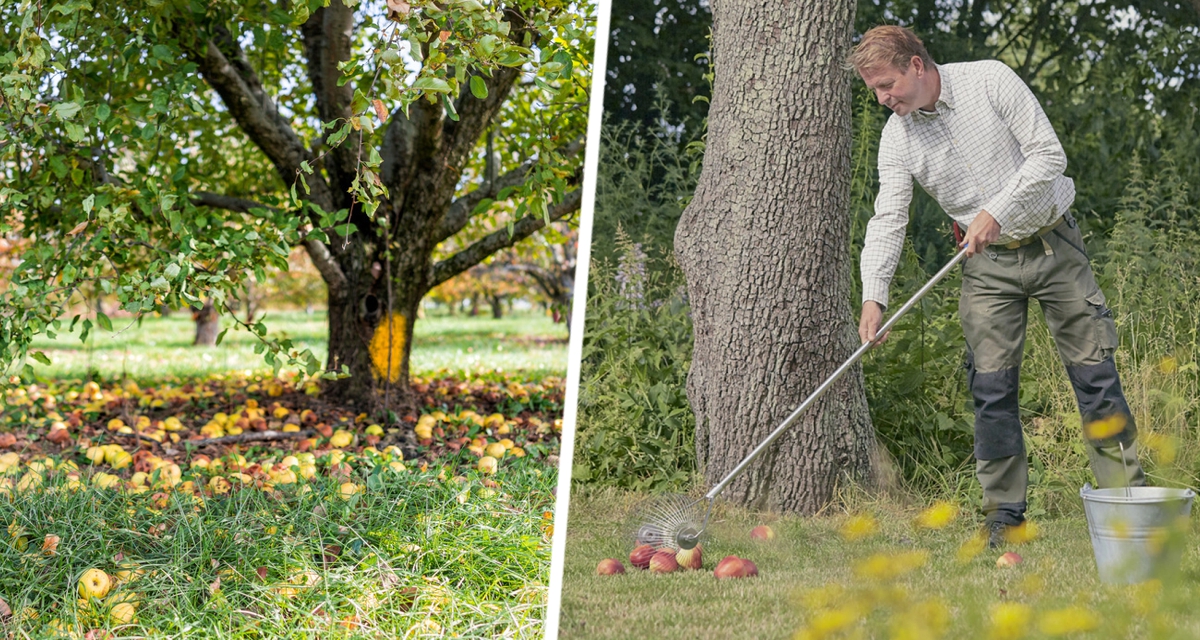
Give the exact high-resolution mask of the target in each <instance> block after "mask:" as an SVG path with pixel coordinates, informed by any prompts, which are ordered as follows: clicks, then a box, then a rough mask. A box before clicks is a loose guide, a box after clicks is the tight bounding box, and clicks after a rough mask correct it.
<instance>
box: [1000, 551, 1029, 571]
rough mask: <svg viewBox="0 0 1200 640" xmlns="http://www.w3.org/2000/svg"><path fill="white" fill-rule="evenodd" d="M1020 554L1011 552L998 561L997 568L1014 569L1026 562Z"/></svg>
mask: <svg viewBox="0 0 1200 640" xmlns="http://www.w3.org/2000/svg"><path fill="white" fill-rule="evenodd" d="M1024 561H1025V559H1024V558H1022V557H1021V555H1020V554H1018V553H1014V552H1012V551H1009V552H1007V553H1005V554H1004V555H1002V556H1000V557H999V558H997V559H996V566H997V567H1013V566H1016V565H1018V564H1021V563H1022V562H1024Z"/></svg>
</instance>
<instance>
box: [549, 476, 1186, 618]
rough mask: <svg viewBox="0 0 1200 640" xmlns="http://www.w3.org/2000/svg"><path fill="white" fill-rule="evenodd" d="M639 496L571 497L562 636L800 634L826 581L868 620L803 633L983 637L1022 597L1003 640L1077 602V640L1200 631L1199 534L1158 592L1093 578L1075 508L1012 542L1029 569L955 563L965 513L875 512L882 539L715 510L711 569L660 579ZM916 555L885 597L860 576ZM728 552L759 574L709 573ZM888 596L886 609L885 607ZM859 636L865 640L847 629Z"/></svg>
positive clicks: (987, 560)
mask: <svg viewBox="0 0 1200 640" xmlns="http://www.w3.org/2000/svg"><path fill="white" fill-rule="evenodd" d="M644 498H645V495H644V494H633V493H622V492H617V491H614V490H588V491H576V492H573V493H572V495H571V510H570V522H569V526H568V536H567V549H566V564H565V568H564V579H563V584H564V587H563V593H562V614H561V620H560V624H559V637H560V638H564V639H584V638H587V639H600V638H605V639H608V638H649V637H677V638H791V637H802V636H800V635H798V634H797V632H798V631H799V630H800V629H801V628H802V627H804V626H805V625H809V624H813V623H814V622H817V621H818V616H820V615H821V610H819V609H812V608H809V606H806V604H805V602H806V600H807V601H808V602H810V603H811V602H812V600H813V599H814V597H815V596H814V595H813V591H812V590H817V589H822V588H825V587H828V586H829V585H842V586H843V587H846V590H845V591H844V592H842V593H840V594H838V593H836V592H832V591H826V592H825V593H826V594H830V593H832V598H831V602H830V608H827V609H825V611H826V612H828V611H829V610H830V609H837V608H839V607H842V608H847V610H849V609H850V608H853V607H854V606H858V605H863V606H864V609H863V611H864V612H869V613H866V614H865V615H863V616H859V615H854V616H851V617H852V618H853V619H854V620H855V622H854V624H853V625H850V628H849V629H844V630H842V631H840V632H838V633H831V634H829V635H826V636H821V635H813V636H809V637H830V638H848V637H859V638H922V639H924V638H936V637H942V638H987V637H989V636H988V635H987V633H986V632H987V631H988V630H989V627H990V625H991V621H990V615H991V614H990V611H991V607H992V606H993V605H995V604H997V603H1001V602H1010V603H1024V604H1026V605H1028V606H1029V607H1030V608H1031V610H1032V612H1033V614H1032V617H1031V620H1030V624H1029V629H1028V632H1029V633H1028V635H1013V636H1006V637H1028V638H1047V637H1055V636H1051V635H1048V634H1047V633H1043V632H1042V631H1041V630H1040V629H1039V626H1038V625H1039V624H1040V622H1041V621H1042V620H1043V619H1044V618H1045V616H1046V614H1047V612H1050V611H1053V610H1059V609H1065V608H1067V607H1072V606H1079V607H1083V608H1084V609H1086V610H1088V611H1089V612H1091V614H1092V615H1094V616H1095V617H1096V619H1097V620H1098V628H1097V629H1096V630H1095V631H1091V632H1082V633H1077V634H1074V635H1070V636H1069V637H1071V638H1105V639H1108V638H1112V639H1124V638H1135V637H1136V638H1145V637H1153V638H1181V639H1182V638H1195V637H1200V611H1197V610H1196V608H1195V606H1194V603H1195V601H1196V598H1197V597H1200V586H1198V585H1200V565H1198V563H1197V551H1198V547H1200V535H1197V532H1195V531H1191V532H1189V533H1188V535H1187V538H1186V547H1187V548H1186V552H1185V555H1184V563H1183V567H1182V578H1179V579H1175V580H1173V581H1166V582H1164V583H1163V585H1164V586H1163V588H1162V589H1161V591H1159V592H1154V591H1153V590H1152V587H1147V586H1146V585H1142V586H1139V587H1116V586H1109V585H1103V584H1101V583H1100V582H1099V579H1098V577H1097V574H1096V566H1095V561H1094V559H1093V556H1092V550H1091V544H1090V541H1089V538H1088V533H1087V525H1086V522H1085V520H1084V518H1083V516H1082V513H1081V512H1076V513H1073V514H1071V515H1066V516H1062V517H1058V518H1054V519H1046V520H1041V521H1039V522H1038V524H1039V525H1040V535H1039V536H1038V537H1037V538H1036V539H1035V540H1033V541H1032V542H1029V543H1027V544H1023V545H1018V546H1011V547H1010V549H1011V550H1014V551H1017V552H1019V553H1020V554H1021V555H1022V556H1023V557H1024V559H1025V562H1024V563H1023V564H1021V565H1019V566H1017V567H1013V568H1007V569H1000V568H997V567H996V566H995V561H996V559H997V557H998V556H999V555H1000V552H993V551H984V552H983V553H981V554H980V555H978V556H976V557H975V558H974V559H972V560H970V561H968V562H966V563H965V564H964V563H961V562H959V560H958V558H957V552H958V549H959V548H960V546H961V545H962V544H963V542H964V541H965V540H968V539H970V538H971V537H972V536H973V535H974V534H975V531H976V526H977V525H976V523H975V521H974V520H973V519H972V518H970V517H968V516H966V515H960V516H959V517H958V519H957V520H956V521H955V522H954V523H952V524H951V525H950V526H949V527H947V528H945V529H941V530H936V531H931V530H926V529H917V528H916V527H915V526H914V525H913V518H914V517H915V516H916V515H917V513H918V510H917V509H916V508H909V509H902V508H898V507H895V506H883V505H881V504H878V503H875V504H867V505H864V506H863V507H862V509H861V512H865V513H869V514H872V515H873V516H874V517H875V518H876V520H877V522H878V523H879V533H878V534H876V535H875V536H873V537H870V538H866V539H863V540H860V541H857V542H847V541H846V540H844V539H843V538H842V537H840V536H839V534H838V532H839V529H840V527H841V526H842V525H843V524H844V523H845V522H846V520H847V518H848V516H847V515H846V514H845V513H840V514H830V515H824V516H819V517H811V518H802V517H795V516H789V517H779V516H773V515H761V514H754V513H750V512H747V511H743V510H738V509H734V508H730V507H722V506H719V507H718V509H717V510H716V513H715V516H714V518H715V522H714V524H713V525H712V530H711V535H710V536H709V537H708V539H707V540H706V541H705V543H704V550H705V560H704V570H703V571H687V572H681V573H674V574H668V575H654V574H651V573H650V572H647V571H639V570H637V569H634V568H632V567H630V566H629V560H628V557H629V552H630V550H631V549H632V547H633V543H632V537H631V535H630V531H631V530H632V529H631V528H630V524H631V523H632V522H634V521H636V513H637V509H636V507H637V504H638V503H639V501H641V500H643V499H644ZM1080 510H1081V507H1080ZM762 523H767V524H769V525H770V526H771V527H773V528H774V530H775V532H776V538H775V539H774V540H772V541H769V542H756V541H754V540H751V539H750V538H749V531H750V529H751V528H753V527H754V526H756V525H758V524H762ZM920 550H927V551H928V552H929V555H928V562H927V563H926V564H924V566H922V567H920V568H918V569H916V570H914V571H912V572H911V573H908V574H906V575H904V576H901V577H900V578H899V579H897V580H896V581H895V582H894V583H890V584H893V585H894V586H895V587H898V589H895V590H892V591H891V592H888V591H886V590H885V589H884V587H886V586H887V585H888V584H889V583H885V582H878V581H869V580H866V579H863V578H857V577H855V575H854V569H853V568H854V566H855V565H856V564H857V563H858V562H859V561H861V560H863V559H864V558H867V557H868V556H870V555H872V554H876V553H883V554H887V555H888V556H889V557H895V556H896V554H899V553H904V552H912V551H920ZM726 555H737V556H740V557H746V558H749V559H751V560H753V561H755V563H756V564H757V565H758V567H759V571H760V575H759V577H757V578H745V579H739V580H734V579H730V580H717V579H715V578H714V577H713V573H712V571H713V568H714V566H715V564H716V562H717V560H719V559H720V558H722V557H724V556H726ZM608 557H612V558H618V559H620V560H621V561H622V562H623V563H625V565H626V569H627V573H626V574H625V575H619V576H597V575H595V570H596V564H597V563H598V562H599V561H600V560H601V559H603V558H608ZM1138 594H1140V595H1138ZM806 595H807V598H806ZM872 598H874V599H875V600H874V602H872V601H871V599H872ZM889 598H890V599H891V601H892V604H890V605H888V604H883V601H884V600H887V599H889ZM928 600H935V601H936V602H938V603H940V605H935V606H934V607H933V608H934V609H935V610H936V609H937V608H938V606H940V607H944V609H943V610H944V611H945V612H946V613H947V614H948V616H947V620H946V625H947V626H946V627H945V628H944V629H943V630H942V631H943V634H942V635H937V634H936V633H933V632H930V631H929V630H928V629H925V630H924V631H922V630H921V628H920V626H921V625H922V624H928V623H929V622H930V621H931V620H933V619H934V618H935V617H936V616H934V615H930V614H929V613H928V610H927V609H923V608H922V607H924V606H926V605H921V604H920V603H922V602H926V601H928ZM1139 607H1141V608H1139ZM831 619H832V618H830V617H827V618H824V620H825V621H826V622H828V621H829V620H831ZM906 619H907V620H908V621H909V622H915V623H916V624H917V628H916V629H915V630H914V632H913V633H912V634H910V635H903V634H901V633H900V632H899V630H897V628H896V626H895V625H896V624H897V623H898V622H899V621H901V620H906ZM854 629H858V630H859V631H858V633H859V634H860V635H852V634H853V633H854V631H853V630H854Z"/></svg>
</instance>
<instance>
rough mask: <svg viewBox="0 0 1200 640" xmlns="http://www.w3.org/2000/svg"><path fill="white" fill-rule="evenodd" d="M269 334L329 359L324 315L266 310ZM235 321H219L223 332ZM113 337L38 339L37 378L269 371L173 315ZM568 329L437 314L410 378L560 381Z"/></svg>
mask: <svg viewBox="0 0 1200 640" xmlns="http://www.w3.org/2000/svg"><path fill="white" fill-rule="evenodd" d="M265 322H266V324H267V326H268V327H269V329H270V331H271V334H272V335H276V334H280V335H284V336H287V337H290V338H292V339H293V340H294V341H295V342H296V344H297V348H299V349H304V348H309V349H312V350H313V353H314V354H315V355H316V356H317V359H318V360H320V361H322V362H324V361H325V356H326V353H327V350H326V337H327V329H326V323H325V313H324V312H317V313H313V314H311V315H309V314H305V313H304V312H298V311H288V312H268V314H267V317H266V320H265ZM232 324H233V323H232V322H230V321H229V320H228V319H223V320H222V326H223V327H225V326H230V325H232ZM113 326H114V328H115V329H116V331H115V332H113V333H112V334H107V333H106V332H103V331H100V330H99V329H93V334H92V336H91V337H89V339H88V343H87V345H84V344H81V343H80V342H79V334H78V333H74V334H67V333H62V334H59V335H58V337H57V339H54V340H51V339H50V338H48V337H46V336H44V335H43V336H41V337H39V338H38V339H36V340H35V341H34V344H33V349H36V350H41V351H43V352H44V353H45V354H46V355H47V356H49V357H50V359H51V362H52V364H51V365H49V366H46V365H40V364H37V363H36V362H34V361H33V360H32V359H31V360H30V362H31V363H33V364H34V371H35V373H36V375H37V376H38V377H41V378H59V379H64V378H82V377H84V376H86V375H87V374H88V373H89V372H90V371H96V372H98V373H99V374H100V375H101V376H102V377H104V378H108V379H111V378H116V377H122V376H129V377H132V378H135V379H153V378H159V377H162V376H168V375H170V376H179V377H192V376H204V375H208V374H212V373H222V372H226V371H231V370H244V369H252V370H256V371H257V370H262V369H267V368H268V367H267V365H266V364H265V363H264V362H263V359H262V356H261V355H259V354H256V353H254V345H255V344H256V342H257V340H256V339H255V338H254V336H252V335H251V334H250V333H249V332H247V331H244V330H237V328H234V329H230V331H229V333H227V334H226V335H225V338H224V340H222V342H221V345H220V346H218V347H214V348H197V347H193V346H191V345H192V338H193V335H194V333H195V323H193V322H192V319H191V316H190V315H188V314H184V313H177V314H173V315H171V316H168V317H166V318H161V317H147V318H145V319H144V320H143V322H142V325H141V326H140V327H139V326H138V325H137V324H136V323H133V322H132V321H131V320H128V319H117V318H115V319H114V320H113ZM566 339H567V329H566V327H565V326H564V325H562V324H554V323H553V322H552V321H551V320H550V318H548V317H546V316H543V315H541V314H533V313H529V314H519V315H511V316H508V317H506V318H502V319H500V320H495V319H492V318H491V317H490V316H488V317H484V316H477V317H474V318H472V317H469V316H457V317H448V316H436V315H431V316H429V317H427V318H423V319H420V320H418V321H417V324H416V337H415V341H414V343H413V354H412V370H413V373H414V374H415V375H430V374H433V373H438V372H441V373H449V374H451V375H457V376H460V377H466V375H465V374H468V373H480V372H487V371H497V370H498V371H504V372H522V373H526V374H528V376H529V377H533V378H536V377H541V376H546V375H559V376H561V375H563V373H564V372H565V371H566V367H567V342H566Z"/></svg>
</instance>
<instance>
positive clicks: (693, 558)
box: [675, 545, 703, 570]
mask: <svg viewBox="0 0 1200 640" xmlns="http://www.w3.org/2000/svg"><path fill="white" fill-rule="evenodd" d="M702 557H703V554H702V553H701V551H700V547H699V546H698V545H697V546H696V547H695V548H693V549H680V550H679V551H677V552H676V553H675V561H676V562H678V563H679V566H680V567H681V568H683V569H693V570H694V569H699V568H700V567H701V558H702Z"/></svg>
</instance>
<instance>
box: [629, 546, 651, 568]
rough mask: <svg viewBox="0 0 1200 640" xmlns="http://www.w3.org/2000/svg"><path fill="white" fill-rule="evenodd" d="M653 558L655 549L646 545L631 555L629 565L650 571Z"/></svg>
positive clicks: (636, 549) (637, 548)
mask: <svg viewBox="0 0 1200 640" xmlns="http://www.w3.org/2000/svg"><path fill="white" fill-rule="evenodd" d="M652 557H654V547H652V546H650V545H648V544H644V545H642V546H640V547H636V548H635V549H634V550H633V551H631V552H630V553H629V564H631V565H633V566H635V567H637V568H638V569H649V568H650V558H652Z"/></svg>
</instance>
